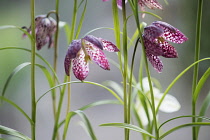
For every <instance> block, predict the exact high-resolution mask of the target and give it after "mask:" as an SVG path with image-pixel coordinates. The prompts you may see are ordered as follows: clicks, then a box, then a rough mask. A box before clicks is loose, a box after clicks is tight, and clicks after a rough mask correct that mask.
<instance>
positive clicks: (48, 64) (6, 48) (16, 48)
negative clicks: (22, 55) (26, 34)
mask: <svg viewBox="0 0 210 140" xmlns="http://www.w3.org/2000/svg"><path fill="white" fill-rule="evenodd" d="M0 50H22V51H26V52H31V50H30V49H26V48H20V47H3V48H0ZM36 56H37V57H39V58H40V59H41V60H42V61H43V62H44V63H45V64H46V65H47V66H48V67H49V68H50V70H51V71H52V72H53V74H54V76H55V78H56V80H57V82H58V83H60V82H59V80H58V77H57V74H56V73H55V71H54V69H53V68H52V66H51V65H50V63H48V61H47V60H46V59H44V58H43V57H42V56H41V55H39V54H38V53H36Z"/></svg>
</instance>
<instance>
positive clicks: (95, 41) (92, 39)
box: [83, 35, 103, 50]
mask: <svg viewBox="0 0 210 140" xmlns="http://www.w3.org/2000/svg"><path fill="white" fill-rule="evenodd" d="M83 39H84V40H85V44H86V43H87V42H90V43H92V44H93V45H95V46H96V47H98V48H99V49H101V50H103V44H102V43H101V41H100V40H99V38H97V37H95V36H93V35H87V36H85V37H84V38H83Z"/></svg>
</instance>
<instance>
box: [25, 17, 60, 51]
mask: <svg viewBox="0 0 210 140" xmlns="http://www.w3.org/2000/svg"><path fill="white" fill-rule="evenodd" d="M56 24H57V23H56V21H55V20H54V19H53V18H51V17H46V15H39V16H37V17H36V18H35V34H36V47H37V50H40V49H41V48H42V47H43V46H44V45H46V44H47V43H48V48H51V47H52V46H53V35H54V33H55V32H56ZM23 28H26V27H23ZM27 32H28V33H30V34H31V27H29V28H28V29H27ZM25 36H26V35H25V34H23V37H25Z"/></svg>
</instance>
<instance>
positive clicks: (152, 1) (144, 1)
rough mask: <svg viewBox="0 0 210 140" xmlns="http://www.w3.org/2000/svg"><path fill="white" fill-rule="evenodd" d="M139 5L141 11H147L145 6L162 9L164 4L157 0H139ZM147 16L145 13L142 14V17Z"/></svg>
mask: <svg viewBox="0 0 210 140" xmlns="http://www.w3.org/2000/svg"><path fill="white" fill-rule="evenodd" d="M138 4H139V7H140V9H141V11H145V6H146V7H148V8H149V9H162V6H161V5H160V4H159V3H158V1H157V0H138ZM144 17H145V14H144V13H143V14H142V18H144Z"/></svg>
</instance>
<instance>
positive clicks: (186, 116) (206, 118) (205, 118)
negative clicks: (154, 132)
mask: <svg viewBox="0 0 210 140" xmlns="http://www.w3.org/2000/svg"><path fill="white" fill-rule="evenodd" d="M189 117H190V118H198V119H199V118H200V119H204V120H208V121H210V118H208V117H203V116H194V115H185V116H178V117H175V118H171V119H169V120H167V121H165V122H163V123H162V124H161V125H160V126H159V128H158V129H159V130H160V128H161V127H163V125H165V124H166V123H168V122H171V121H173V120H176V119H180V118H189Z"/></svg>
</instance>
